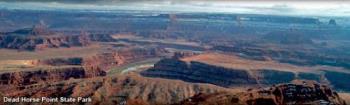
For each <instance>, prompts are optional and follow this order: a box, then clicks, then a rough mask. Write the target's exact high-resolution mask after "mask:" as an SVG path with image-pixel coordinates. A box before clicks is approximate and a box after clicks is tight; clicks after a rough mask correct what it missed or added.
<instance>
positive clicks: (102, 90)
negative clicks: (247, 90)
mask: <svg viewBox="0 0 350 105" xmlns="http://www.w3.org/2000/svg"><path fill="white" fill-rule="evenodd" d="M221 91H229V90H228V89H225V88H222V87H217V86H213V85H207V84H192V83H186V82H182V81H176V80H166V79H156V78H145V77H142V76H139V75H136V74H128V75H117V76H111V77H103V78H89V79H78V80H69V81H64V82H56V83H52V84H37V85H35V86H32V87H31V88H27V89H24V90H20V91H16V92H9V91H2V93H3V95H4V96H9V97H20V96H26V97H55V96H67V97H90V98H92V102H91V103H88V104H99V105H102V104H107V105H111V104H118V103H123V102H127V103H129V104H131V105H140V104H150V105H154V104H171V103H174V102H180V101H181V100H184V99H186V98H189V97H191V96H193V95H195V94H198V93H215V92H221ZM55 104H59V103H55Z"/></svg>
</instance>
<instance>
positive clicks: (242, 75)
mask: <svg viewBox="0 0 350 105" xmlns="http://www.w3.org/2000/svg"><path fill="white" fill-rule="evenodd" d="M141 75H143V76H146V77H160V78H168V79H179V80H183V81H188V82H195V83H210V84H215V85H219V86H223V87H232V86H240V85H273V84H279V83H289V82H291V81H293V80H299V79H303V80H314V81H318V82H322V83H329V84H330V85H332V86H334V88H335V89H339V90H345V91H349V89H350V87H349V86H348V85H347V84H348V82H347V81H346V80H347V79H349V74H347V73H341V72H328V71H326V73H325V74H323V73H313V72H292V71H281V70H268V69H264V70H240V69H234V68H225V67H221V66H217V65H211V64H206V63H201V62H196V61H191V62H185V61H182V60H178V59H163V60H161V61H159V62H158V63H156V64H155V65H154V67H153V68H150V69H148V70H145V71H142V72H141ZM340 78H341V79H346V80H345V81H338V80H339V79H340Z"/></svg>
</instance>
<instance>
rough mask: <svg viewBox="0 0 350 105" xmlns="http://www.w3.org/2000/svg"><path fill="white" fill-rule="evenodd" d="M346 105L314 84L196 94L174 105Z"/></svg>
mask: <svg viewBox="0 0 350 105" xmlns="http://www.w3.org/2000/svg"><path fill="white" fill-rule="evenodd" d="M216 104H219V105H290V104H293V105H294V104H297V105H323V104H325V105H329V104H332V105H346V103H345V101H344V100H343V99H342V98H340V97H339V95H338V93H336V92H335V91H333V90H331V89H330V88H329V87H328V86H325V85H321V84H318V83H315V82H310V81H308V82H305V81H304V82H301V83H293V84H278V85H276V86H273V87H267V88H264V89H253V90H252V89H250V90H248V91H247V92H242V93H239V94H233V93H227V92H226V93H224V92H219V93H212V94H197V95H194V96H193V97H191V98H188V99H186V100H184V101H182V102H180V103H177V104H175V105H216Z"/></svg>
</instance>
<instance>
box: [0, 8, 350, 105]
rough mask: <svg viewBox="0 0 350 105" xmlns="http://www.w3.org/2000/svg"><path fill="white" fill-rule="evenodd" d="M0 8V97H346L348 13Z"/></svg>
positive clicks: (309, 101)
mask: <svg viewBox="0 0 350 105" xmlns="http://www.w3.org/2000/svg"><path fill="white" fill-rule="evenodd" d="M0 14H4V15H1V16H0V24H2V25H1V27H0V96H2V97H3V96H4V97H5V96H6V97H11V98H17V97H26V98H40V97H52V98H55V97H66V98H67V99H71V98H79V97H80V98H87V99H91V102H78V103H74V102H73V103H70V102H54V103H39V104H53V105H56V104H57V105H61V104H71V105H76V104H79V105H102V104H105V105H110V104H127V105H216V104H220V105H225V104H226V105H232V104H234V105H235V104H237V105H289V104H292V105H295V104H297V105H320V104H321V105H322V104H333V105H347V104H349V102H348V100H349V92H350V85H349V83H348V81H350V78H349V77H350V71H349V62H350V59H349V58H350V53H348V51H349V49H350V47H349V46H348V44H349V41H348V40H349V37H347V33H349V32H350V31H349V30H348V29H349V24H348V23H344V18H340V17H339V18H336V19H333V18H329V17H322V18H320V17H297V16H296V17H293V16H275V15H256V14H221V13H218V14H216V13H215V14H214V13H208V14H206V13H157V12H154V13H153V12H152V13H148V12H144V11H143V12H138V11H113V13H109V12H106V13H105V12H88V11H85V12H77V11H69V12H67V11H40V12H38V11H32V10H27V11H23V10H16V11H15V10H2V9H1V8H0ZM342 19H343V20H342ZM345 20H346V19H345ZM330 21H332V22H330ZM335 21H336V22H335ZM10 23H15V24H10ZM0 101H3V100H0ZM0 104H2V103H0ZM5 104H12V103H5ZM21 104H25V105H27V104H28V105H31V104H32V103H21Z"/></svg>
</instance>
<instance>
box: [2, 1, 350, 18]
mask: <svg viewBox="0 0 350 105" xmlns="http://www.w3.org/2000/svg"><path fill="white" fill-rule="evenodd" d="M23 1H26V2H23ZM0 9H25V10H53V11H54V10H75V11H92V12H113V11H119V10H141V11H156V12H208V13H243V14H272V15H297V16H350V2H348V1H276V0H275V1H228V0H216V1H214V0H206V1H201V0H192V1H190V0H187V1H180V0H166V1H165V0H162V1H144V0H131V1H130V0H129V1H126V0H122V1H120V0H0Z"/></svg>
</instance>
